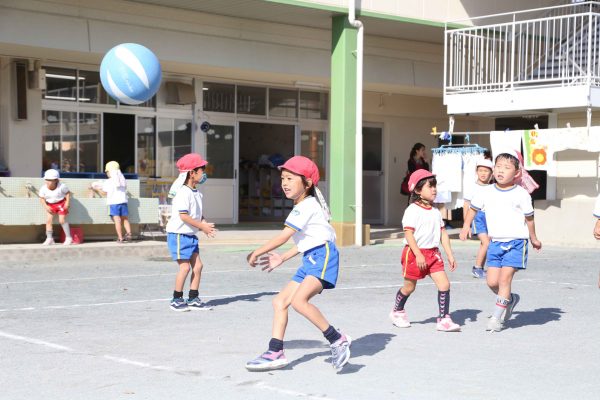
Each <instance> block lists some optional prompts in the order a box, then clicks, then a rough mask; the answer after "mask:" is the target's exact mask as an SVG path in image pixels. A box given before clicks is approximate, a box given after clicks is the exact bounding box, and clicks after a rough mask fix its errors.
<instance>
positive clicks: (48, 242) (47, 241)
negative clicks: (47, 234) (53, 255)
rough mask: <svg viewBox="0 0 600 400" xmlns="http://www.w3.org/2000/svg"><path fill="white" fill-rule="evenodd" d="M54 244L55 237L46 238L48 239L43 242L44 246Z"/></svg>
mask: <svg viewBox="0 0 600 400" xmlns="http://www.w3.org/2000/svg"><path fill="white" fill-rule="evenodd" d="M52 244H54V239H52V238H46V240H44V243H42V246H50V245H52Z"/></svg>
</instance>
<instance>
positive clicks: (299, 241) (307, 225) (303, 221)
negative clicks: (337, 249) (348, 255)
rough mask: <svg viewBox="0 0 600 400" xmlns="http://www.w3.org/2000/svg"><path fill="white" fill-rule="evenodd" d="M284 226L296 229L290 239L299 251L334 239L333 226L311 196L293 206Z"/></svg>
mask: <svg viewBox="0 0 600 400" xmlns="http://www.w3.org/2000/svg"><path fill="white" fill-rule="evenodd" d="M285 226H287V227H289V228H292V229H293V230H295V231H296V233H294V236H292V239H293V240H294V243H295V244H296V246H297V247H298V251H299V252H301V253H304V252H305V251H307V250H310V249H312V248H314V247H317V246H321V245H322V244H325V242H334V241H335V231H334V230H333V227H332V226H331V225H330V224H329V222H328V221H327V218H326V217H325V212H324V211H323V209H322V208H321V204H319V202H318V201H317V199H315V198H314V197H312V196H309V197H307V198H305V199H304V200H302V201H301V202H300V203H298V204H296V205H295V206H294V208H293V209H292V211H290V214H289V215H288V217H287V219H286V220H285Z"/></svg>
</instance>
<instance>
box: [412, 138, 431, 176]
mask: <svg viewBox="0 0 600 400" xmlns="http://www.w3.org/2000/svg"><path fill="white" fill-rule="evenodd" d="M425 152H426V148H425V145H424V144H423V143H415V145H414V146H413V147H412V150H411V151H410V157H409V158H408V173H409V174H412V173H413V172H415V171H416V170H418V169H426V170H427V171H429V164H428V163H427V158H426V156H427V155H426V154H425Z"/></svg>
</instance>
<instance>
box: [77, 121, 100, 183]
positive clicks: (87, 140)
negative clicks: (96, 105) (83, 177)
mask: <svg viewBox="0 0 600 400" xmlns="http://www.w3.org/2000/svg"><path fill="white" fill-rule="evenodd" d="M99 142H100V114H92V113H80V114H79V146H78V148H79V170H78V171H79V172H96V171H101V170H102V169H101V168H100V165H99V164H100V146H99Z"/></svg>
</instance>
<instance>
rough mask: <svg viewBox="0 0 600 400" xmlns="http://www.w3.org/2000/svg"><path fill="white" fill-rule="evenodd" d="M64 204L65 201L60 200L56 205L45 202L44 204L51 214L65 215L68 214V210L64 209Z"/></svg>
mask: <svg viewBox="0 0 600 400" xmlns="http://www.w3.org/2000/svg"><path fill="white" fill-rule="evenodd" d="M66 202H67V199H62V200H61V201H59V202H58V203H48V202H46V204H47V205H48V207H50V213H51V214H58V215H67V214H68V213H69V210H68V209H66V208H65V203H66Z"/></svg>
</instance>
